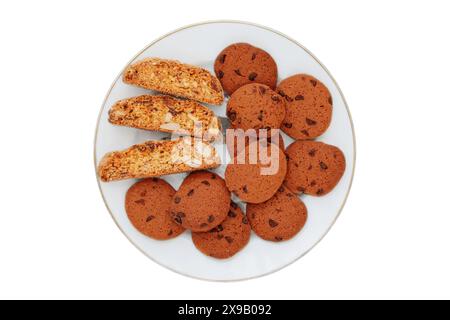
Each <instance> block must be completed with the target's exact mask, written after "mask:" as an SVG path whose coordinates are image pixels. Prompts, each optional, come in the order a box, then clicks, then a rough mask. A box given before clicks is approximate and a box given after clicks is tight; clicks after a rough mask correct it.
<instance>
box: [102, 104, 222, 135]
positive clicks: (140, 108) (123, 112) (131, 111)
mask: <svg viewBox="0 0 450 320" xmlns="http://www.w3.org/2000/svg"><path fill="white" fill-rule="evenodd" d="M109 122H111V123H112V124H116V125H120V126H128V127H133V128H139V129H145V130H154V131H162V132H169V133H176V134H181V135H190V136H194V137H199V138H203V139H204V140H208V141H211V140H214V139H216V138H217V137H218V136H219V134H220V124H219V121H218V119H217V117H216V116H215V115H214V113H213V112H212V111H211V110H210V109H209V108H207V107H205V106H203V105H201V104H200V103H198V102H195V101H192V100H181V99H177V98H173V97H169V96H163V95H161V96H152V95H142V96H138V97H134V98H129V99H124V100H120V101H118V102H116V103H115V104H114V105H113V106H112V107H111V109H110V110H109Z"/></svg>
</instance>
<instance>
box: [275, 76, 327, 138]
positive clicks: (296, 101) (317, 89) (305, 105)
mask: <svg viewBox="0 0 450 320" xmlns="http://www.w3.org/2000/svg"><path fill="white" fill-rule="evenodd" d="M276 91H277V92H278V94H279V95H281V96H283V98H284V100H285V101H286V117H285V118H284V121H283V124H282V126H281V129H282V130H283V131H284V132H285V133H286V134H288V135H289V136H290V137H292V138H294V139H297V140H308V139H313V138H316V137H318V136H320V135H321V134H322V133H324V132H325V131H326V130H327V129H328V126H329V125H330V122H331V114H332V111H333V100H332V97H331V94H330V92H329V91H328V89H327V88H326V87H325V85H323V84H322V83H321V82H320V81H319V80H317V79H316V78H314V77H312V76H309V75H306V74H297V75H294V76H291V77H289V78H287V79H284V80H283V81H281V83H280V84H279V85H278V87H277V90H276Z"/></svg>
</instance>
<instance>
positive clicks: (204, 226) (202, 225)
mask: <svg viewBox="0 0 450 320" xmlns="http://www.w3.org/2000/svg"><path fill="white" fill-rule="evenodd" d="M207 226H208V224H207V223H204V222H203V223H202V224H201V225H200V228H202V229H203V228H206V227H207Z"/></svg>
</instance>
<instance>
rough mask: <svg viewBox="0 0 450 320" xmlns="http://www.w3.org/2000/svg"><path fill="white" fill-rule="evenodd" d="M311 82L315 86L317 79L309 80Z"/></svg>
mask: <svg viewBox="0 0 450 320" xmlns="http://www.w3.org/2000/svg"><path fill="white" fill-rule="evenodd" d="M309 81H310V82H311V84H312V85H313V87H315V86H316V85H317V81H316V80H309Z"/></svg>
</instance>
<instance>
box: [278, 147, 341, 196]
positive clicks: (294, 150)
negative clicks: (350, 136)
mask: <svg viewBox="0 0 450 320" xmlns="http://www.w3.org/2000/svg"><path fill="white" fill-rule="evenodd" d="M286 157H287V158H288V170H287V173H286V180H285V184H286V186H287V187H288V188H289V189H291V190H292V191H293V192H297V193H306V194H309V195H313V196H323V195H325V194H327V193H328V192H330V191H331V190H332V189H333V188H334V187H335V186H336V185H337V183H338V182H339V180H340V179H341V177H342V175H343V174H344V171H345V157H344V154H343V153H342V151H341V150H340V149H339V148H337V147H335V146H332V145H329V144H325V143H323V142H317V141H295V142H294V143H292V144H290V145H289V146H288V148H287V149H286Z"/></svg>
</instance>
